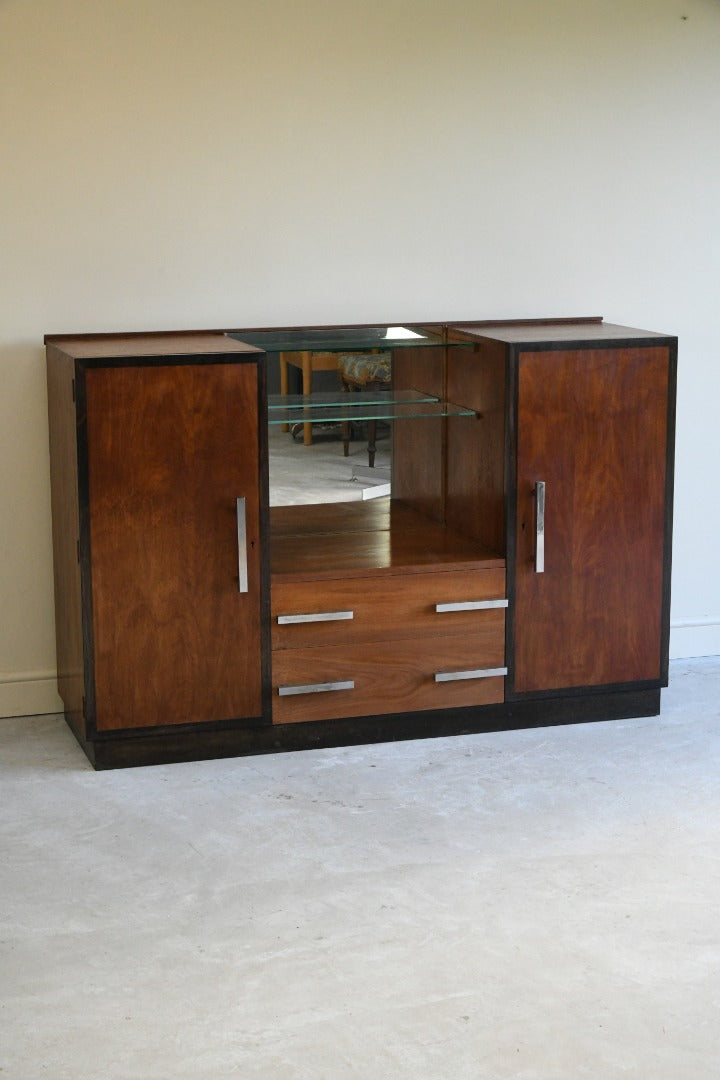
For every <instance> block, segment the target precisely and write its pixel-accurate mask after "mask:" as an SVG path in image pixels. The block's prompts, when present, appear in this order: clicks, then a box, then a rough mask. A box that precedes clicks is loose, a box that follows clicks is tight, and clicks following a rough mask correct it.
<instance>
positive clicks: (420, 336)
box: [228, 326, 443, 352]
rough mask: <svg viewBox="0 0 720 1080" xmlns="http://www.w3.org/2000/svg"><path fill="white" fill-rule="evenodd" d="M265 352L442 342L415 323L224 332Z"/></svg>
mask: <svg viewBox="0 0 720 1080" xmlns="http://www.w3.org/2000/svg"><path fill="white" fill-rule="evenodd" d="M228 337H231V338H234V339H235V340H236V341H243V342H245V344H246V345H255V346H256V347H257V348H259V349H264V350H265V351H266V352H354V351H355V350H358V349H399V348H403V347H407V346H410V345H412V346H419V345H420V346H422V345H442V344H443V341H442V338H441V337H440V335H439V334H435V333H433V332H431V331H429V330H425V329H424V328H422V327H417V326H361V327H344V326H335V327H329V328H325V329H323V328H320V329H313V328H312V327H311V328H309V329H304V330H247V331H246V330H243V331H240V332H238V333H232V334H228Z"/></svg>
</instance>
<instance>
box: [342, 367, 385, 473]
mask: <svg viewBox="0 0 720 1080" xmlns="http://www.w3.org/2000/svg"><path fill="white" fill-rule="evenodd" d="M391 357H392V354H391V353H389V352H363V353H339V354H338V356H337V358H336V360H337V370H338V374H339V376H340V383H341V385H342V388H343V390H346V391H347V392H348V393H353V392H358V391H360V392H362V391H372V390H389V389H390V379H391V376H392V365H391ZM367 426H368V448H367V449H368V464H369V466H370V467H371V468H373V467H374V465H375V452H376V448H375V439H376V437H377V420H368V421H367ZM342 440H343V454H344V455H345V457H347V456H348V454H349V453H350V421H348V420H344V421H343V424H342Z"/></svg>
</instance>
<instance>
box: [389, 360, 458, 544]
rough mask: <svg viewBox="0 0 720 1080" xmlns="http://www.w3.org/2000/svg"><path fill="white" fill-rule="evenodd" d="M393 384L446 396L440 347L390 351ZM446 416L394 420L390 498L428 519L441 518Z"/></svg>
mask: <svg viewBox="0 0 720 1080" xmlns="http://www.w3.org/2000/svg"><path fill="white" fill-rule="evenodd" d="M392 378H393V389H394V390H418V391H420V392H421V393H423V394H433V395H434V396H435V397H437V398H440V399H442V398H443V397H444V396H445V373H444V348H443V347H437V348H434V347H433V348H428V347H425V348H419V349H413V348H402V349H395V351H394V352H393V374H392ZM445 433H446V427H445V421H444V420H442V419H437V418H433V419H418V420H395V421H394V423H393V446H392V452H393V460H392V497H393V499H397V500H399V501H402V502H404V503H407V505H409V506H411V507H412V508H413V509H414V510H417V512H418V513H420V514H424V515H425V517H429V518H432V520H433V521H437V522H440V523H441V524H442V523H443V522H444V493H445V463H444V461H445V453H444V450H445Z"/></svg>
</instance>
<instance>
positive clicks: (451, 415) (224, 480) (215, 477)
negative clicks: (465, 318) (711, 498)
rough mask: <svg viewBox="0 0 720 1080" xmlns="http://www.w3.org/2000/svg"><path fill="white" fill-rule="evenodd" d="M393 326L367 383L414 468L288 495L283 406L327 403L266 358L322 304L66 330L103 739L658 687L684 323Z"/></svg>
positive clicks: (90, 690)
mask: <svg viewBox="0 0 720 1080" xmlns="http://www.w3.org/2000/svg"><path fill="white" fill-rule="evenodd" d="M397 331H398V328H397V327H396V328H393V330H392V332H391V331H390V330H387V328H373V329H372V334H375V335H376V337H377V338H378V340H381V341H382V345H381V347H383V348H388V349H389V350H390V351H391V353H392V388H391V390H389V391H387V393H386V394H385V396H383V395H380V398H381V399H382V400H380V398H379V399H378V401H371V402H366V403H361V404H362V407H363V408H364V409H366V410H367V412H366V414H367V415H368V416H371V415H372V416H373V417H374V415H375V413H374V412H373V410H374V409H375V410H378V409H379V410H380V414H381V415H385V416H387V417H388V418H389V419H390V422H391V430H392V480H391V485H390V495H387V496H384V497H382V498H379V499H373V500H369V501H362V500H354V501H340V502H334V503H327V504H312V505H303V504H300V505H278V506H275V505H273V506H271V505H270V499H269V485H268V422H269V421H270V422H271V423H272V421H273V416H276V417H280V419H284V420H287V415H286V414H285V413H277V412H274V410H276V409H278V408H280V409H284V408H285V407H286V406H290V407H292V406H293V405H294V407H296V408H302V409H304V410H305V411H303V412H302V413H296V414H295V416H297V417H298V418H302V420H303V422H308V417H311V416H314V414H312V413H310V412H308V411H307V409H308V407H309V403H308V401H307V400H306V401H305V402H304V403H302V402H301V403H298V402H295V403H293V402H291V401H290V399H289V398H288V399H285V398H283V399H282V400H280V401H279V402H278V401H275V400H273V399H271V402H270V407H268V396H267V394H266V364H267V362H268V355H270V356H272V354H273V352H277V351H279V350H280V349H282V350H283V351H285V352H289V351H292V348H293V347H294V346H293V341H294V340H296V339H297V341H298V342H300V341H301V343H302V344H303V345H304V346H305V347H308V335H310V341H311V342H312V340H314V339H313V337H312V331H308V330H307V329H304V328H303V329H298V330H293V331H272V332H271V331H256V330H248V331H243V330H232V331H216V332H197V333H195V332H183V333H156V334H147V335H142V334H128V335H121V334H109V335H78V336H73V337H70V336H59V335H51V336H48V337H47V338H46V346H47V366H48V402H49V421H50V449H51V488H52V511H53V546H54V561H55V598H56V636H57V654H58V686H59V690H60V694H61V696H62V698H63V701H64V705H65V710H66V717H67V720H68V723H69V724H70V726H71V728H72V730H73V731H74V733H75V735H76V736H77V738H78V740H79V742H80V743H81V745H82V746H83V748H84V749H85V751H86V753H87V755H88V757H89V758H90V760H91V761H92V762H93V763H94V765H95V766H96V767H97V768H110V767H116V766H124V765H133V764H148V763H154V762H161V761H174V760H189V759H193V758H200V757H211V756H224V755H233V754H246V753H262V752H269V751H274V750H283V749H299V748H305V747H316V746H322V745H340V744H346V743H351V742H360V741H365V742H367V741H376V740H388V739H402V738H416V737H423V736H429V735H440V734H453V733H461V732H473V731H482V730H491V729H497V728H503V727H512V726H528V725H539V724H551V723H561V722H577V721H583V720H591V719H611V718H618V717H627V716H637V715H653V714H655V713H657V712H658V711H659V706H660V689H661V687H662V686H664V685H666V683H667V665H668V636H669V630H668V628H669V603H670V548H671V528H672V482H673V440H674V402H675V368H676V356H677V342H676V339H675V338H673V337H670V336H667V335H663V334H656V333H652V332H648V331H642V330H635V329H631V328H627V327H620V326H616V325H613V324H608V323H605V322H603V321H602V320H600V319H581V320H564V321H563V320H560V321H557V320H556V321H552V320H548V321H538V322H532V323H528V322H515V323H504V324H499V323H487V322H483V323H479V322H476V323H463V324H457V323H455V324H428V325H426V326H424V327H413V328H410V329H409V331H408V333H407V335H406V336H405V337H404V338H403V336H402V335H400V336H399V337H398V338H397V340H396V339H395V337H396V336H397ZM369 333H371V331H370V329H369V328H323V329H322V330H318V331H315V334H316V337H317V338H318V340H320V341H322V342H324V346H323V347H325V346H327V345H328V343H329V345H330V348H331V349H333V348H334V349H335V350H336V351H340V350H342V349H348V348H353V349H357V348H358V347H362V348H369V347H373V346H374V347H375V348H377V345H378V341H377V340H372V341H368V340H366V338H367V334H369ZM372 334H371V336H372ZM293 335H295V337H293ZM323 335H325V336H323ZM328 335H330V336H329V337H328ZM358 343H359V344H358ZM309 347H312V344H310V346H309ZM317 347H319V346H317ZM351 396H352V395H351ZM325 404H326V406H327V403H325ZM333 407H334V408H336V409H339V410H340V412H342V410H343V409H346V408H347V402H344V401H340V400H338V403H337V404H334V405H333ZM327 415H333V413H332V410H330V411H329V412H327V411H326V413H325V416H327ZM338 415H339V414H338ZM363 415H365V413H363ZM343 416H345V413H343ZM284 437H285V438H289V436H284ZM298 452H299V453H303V452H305V453H307V452H308V449H307V448H305V447H302V446H300V447H298ZM339 452H341V451H339Z"/></svg>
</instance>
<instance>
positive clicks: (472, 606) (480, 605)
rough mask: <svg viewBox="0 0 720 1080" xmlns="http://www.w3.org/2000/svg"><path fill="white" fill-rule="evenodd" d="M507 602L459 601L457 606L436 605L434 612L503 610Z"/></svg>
mask: <svg viewBox="0 0 720 1080" xmlns="http://www.w3.org/2000/svg"><path fill="white" fill-rule="evenodd" d="M507 606H508V602H507V600H461V601H460V602H459V603H457V604H436V605H435V610H436V611H489V610H490V609H491V608H504V607H507Z"/></svg>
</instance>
